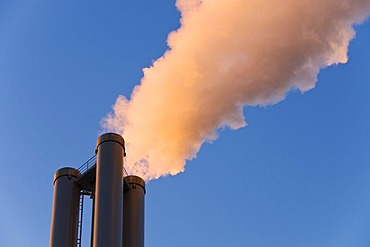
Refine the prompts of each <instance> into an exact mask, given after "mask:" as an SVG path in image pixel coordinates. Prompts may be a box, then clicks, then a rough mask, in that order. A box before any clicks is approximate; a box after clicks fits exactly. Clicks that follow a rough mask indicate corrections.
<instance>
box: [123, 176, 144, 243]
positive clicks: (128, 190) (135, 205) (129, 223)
mask: <svg viewBox="0 0 370 247" xmlns="http://www.w3.org/2000/svg"><path fill="white" fill-rule="evenodd" d="M144 196H145V182H144V180H143V179H142V178H140V177H138V176H127V177H125V181H124V196H123V233H122V247H144Z"/></svg>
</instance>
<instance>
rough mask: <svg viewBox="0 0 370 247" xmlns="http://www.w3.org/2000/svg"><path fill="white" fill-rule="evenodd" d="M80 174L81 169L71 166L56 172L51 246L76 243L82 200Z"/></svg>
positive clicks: (59, 246)
mask: <svg viewBox="0 0 370 247" xmlns="http://www.w3.org/2000/svg"><path fill="white" fill-rule="evenodd" d="M79 175H80V172H79V171H77V170H76V169H74V168H70V167H65V168H61V169H59V170H58V171H56V172H55V174H54V195H53V209H52V216H51V227H50V247H65V246H75V245H76V242H77V228H78V206H79V200H80V187H79V186H78V185H77V183H76V179H77V178H78V176H79Z"/></svg>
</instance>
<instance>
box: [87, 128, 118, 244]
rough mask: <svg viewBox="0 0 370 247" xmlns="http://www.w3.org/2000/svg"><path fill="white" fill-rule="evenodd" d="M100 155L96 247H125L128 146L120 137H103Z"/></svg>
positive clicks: (95, 212)
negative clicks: (126, 160)
mask: <svg viewBox="0 0 370 247" xmlns="http://www.w3.org/2000/svg"><path fill="white" fill-rule="evenodd" d="M96 154H97V163H96V184H95V202H94V203H95V208H94V233H93V235H94V236H93V247H106V246H110V247H121V246H122V237H121V234H122V206H123V157H124V154H125V142H124V140H123V138H122V137H121V136H120V135H118V134H114V133H107V134H103V135H102V136H100V137H99V138H98V141H97V147H96Z"/></svg>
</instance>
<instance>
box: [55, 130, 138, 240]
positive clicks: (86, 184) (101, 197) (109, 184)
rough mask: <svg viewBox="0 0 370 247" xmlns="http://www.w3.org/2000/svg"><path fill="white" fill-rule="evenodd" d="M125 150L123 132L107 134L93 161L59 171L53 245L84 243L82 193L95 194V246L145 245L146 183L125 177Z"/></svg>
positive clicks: (100, 141) (92, 238)
mask: <svg viewBox="0 0 370 247" xmlns="http://www.w3.org/2000/svg"><path fill="white" fill-rule="evenodd" d="M124 155H125V141H124V139H123V138H122V136H120V135H118V134H115V133H106V134H103V135H101V136H100V137H99V138H98V140H97V146H96V163H95V164H93V165H91V166H90V167H89V166H88V164H89V161H91V160H93V159H90V160H89V161H88V162H87V163H85V164H86V165H87V167H85V164H84V165H83V166H81V167H80V169H79V170H76V169H74V168H71V167H65V168H61V169H59V170H58V171H57V172H56V173H55V175H54V195H53V209H52V217H51V218H52V219H51V227H50V244H49V246H50V247H66V246H70V247H72V246H77V247H80V246H81V240H82V239H81V237H82V215H83V196H84V195H90V196H91V198H92V199H93V208H92V214H93V217H92V218H93V220H92V226H91V229H92V231H91V232H92V235H91V240H92V242H91V246H92V247H106V246H112V247H113V246H114V247H144V211H145V210H144V195H145V182H144V180H143V179H142V178H140V177H138V176H134V175H130V176H125V177H124V175H123V165H124V162H123V157H124ZM81 168H82V169H81Z"/></svg>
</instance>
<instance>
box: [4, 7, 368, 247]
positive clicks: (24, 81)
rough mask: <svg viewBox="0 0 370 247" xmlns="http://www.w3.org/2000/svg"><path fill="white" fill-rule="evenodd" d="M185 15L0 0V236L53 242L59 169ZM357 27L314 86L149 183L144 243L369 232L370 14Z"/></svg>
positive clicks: (252, 110) (340, 246)
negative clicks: (340, 61) (344, 52)
mask: <svg viewBox="0 0 370 247" xmlns="http://www.w3.org/2000/svg"><path fill="white" fill-rule="evenodd" d="M179 18H180V14H179V12H178V11H177V10H176V7H175V2H174V1H163V0H162V1H142V0H137V1H131V2H128V1H126V2H124V1H116V0H111V1H105V2H104V3H103V2H102V1H91V0H77V1H76V0H74V1H70V0H66V1H61V0H48V1H46V0H33V1H18V0H2V1H1V2H0V127H1V128H0V143H1V149H0V167H1V172H0V196H1V199H0V246H4V247H7V246H9V247H12V246H22V247H23V246H30V247H39V246H47V245H48V241H49V228H50V220H51V207H52V193H53V184H52V182H53V174H54V172H55V171H56V170H57V169H59V168H61V167H64V166H72V167H78V166H80V165H81V164H82V163H83V162H84V161H86V160H87V159H89V158H90V157H91V156H92V155H93V154H94V149H95V142H96V139H97V137H98V136H99V134H100V133H101V127H100V125H99V122H100V120H101V119H102V118H103V117H104V116H105V115H106V114H107V113H108V112H109V111H111V107H112V105H113V104H114V102H115V99H116V98H117V96H118V95H119V94H122V95H125V96H126V97H129V96H130V93H131V91H132V90H133V87H134V86H135V85H137V84H138V83H139V82H140V78H141V77H142V76H143V73H142V68H144V67H148V66H150V65H151V64H152V62H153V61H154V60H155V59H157V58H158V57H160V56H161V55H162V54H163V53H164V52H165V51H166V49H167V44H166V39H167V35H168V33H169V32H170V31H173V30H176V29H177V28H178V27H179V25H180V24H179ZM355 30H356V32H357V34H356V38H355V39H354V40H353V41H352V42H351V44H350V47H349V53H348V55H349V62H348V63H347V64H344V65H335V66H331V67H329V68H326V69H324V70H322V71H321V72H320V74H319V77H318V83H317V85H316V88H315V89H313V90H311V91H308V92H306V93H304V94H302V93H300V92H299V91H292V92H291V93H289V94H288V95H287V97H286V99H285V100H284V101H282V102H280V103H278V104H276V105H273V106H268V107H245V108H244V113H245V115H246V121H247V122H248V126H247V127H245V128H242V129H239V130H236V131H231V130H229V129H227V128H226V129H222V130H220V131H219V139H217V140H215V141H213V143H206V144H205V145H203V146H202V148H201V151H200V152H199V153H198V157H197V158H196V159H194V160H192V161H189V162H187V165H186V169H185V172H183V173H180V174H178V175H177V176H173V177H171V176H170V177H165V178H161V179H158V180H153V181H151V182H149V183H148V184H147V195H146V229H145V242H146V247H158V246H176V247H189V246H212V247H215V246H216V247H218V246H222V247H223V246H248V247H260V246H261V247H265V246H266V247H275V246H276V247H281V246H286V247H307V246H314V247H365V246H370V162H369V161H370V152H369V150H370V127H369V126H370V110H369V109H370V84H369V82H370V49H369V45H370V23H368V22H366V23H365V24H363V25H360V26H356V27H355ZM89 207H90V204H89V203H87V207H86V208H87V210H86V213H85V215H84V217H85V220H86V221H85V225H84V235H83V236H84V239H83V246H85V247H87V246H89V224H90V212H89V210H88V208H89Z"/></svg>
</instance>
